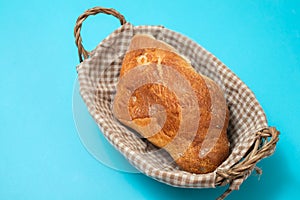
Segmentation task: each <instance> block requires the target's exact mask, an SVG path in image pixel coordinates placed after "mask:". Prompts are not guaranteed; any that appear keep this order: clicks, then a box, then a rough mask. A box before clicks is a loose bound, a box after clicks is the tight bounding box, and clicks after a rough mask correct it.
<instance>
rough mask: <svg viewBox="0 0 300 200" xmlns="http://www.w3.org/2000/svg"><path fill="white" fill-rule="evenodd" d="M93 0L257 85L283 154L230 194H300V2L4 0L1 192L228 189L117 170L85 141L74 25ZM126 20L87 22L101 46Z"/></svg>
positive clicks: (113, 195)
mask: <svg viewBox="0 0 300 200" xmlns="http://www.w3.org/2000/svg"><path fill="white" fill-rule="evenodd" d="M94 6H104V7H113V8H115V9H117V10H118V11H120V12H121V13H122V14H124V15H125V17H126V19H127V20H128V21H130V22H131V23H132V24H134V25H144V24H149V25H159V24H160V25H164V26H166V27H167V28H170V29H172V30H176V31H178V32H180V33H183V34H184V35H187V36H188V37H190V38H191V39H193V40H195V41H196V42H198V43H199V44H200V45H202V46H203V47H205V48H206V49H207V50H209V51H210V52H212V53H213V54H214V55H216V56H217V57H218V58H219V59H220V60H221V61H223V62H224V63H225V64H226V65H227V66H228V67H229V68H230V69H232V70H233V71H234V72H235V73H236V74H237V75H238V76H239V77H240V78H241V79H242V80H243V81H244V82H245V83H246V84H247V85H248V86H249V87H250V88H251V89H252V90H253V91H254V93H255V94H256V96H257V98H258V100H259V101H260V103H261V105H262V106H263V108H264V110H265V112H266V114H267V116H268V121H269V124H270V126H276V127H277V128H278V129H279V130H280V131H281V135H280V141H279V143H278V146H277V149H276V152H275V154H274V155H273V156H272V157H269V158H267V159H264V160H262V161H261V162H260V163H259V164H258V166H259V167H260V168H262V170H263V175H262V176H261V177H258V176H255V175H254V174H253V175H252V176H251V177H249V178H248V179H247V181H246V182H245V183H244V184H243V185H242V186H241V188H240V190H239V191H236V192H234V193H233V194H231V195H230V196H229V198H228V199H297V198H299V195H300V192H299V186H300V175H299V164H300V156H299V155H300V143H299V141H300V137H299V127H298V126H299V111H300V104H299V102H300V94H299V91H300V83H299V78H300V1H282V0H275V1H261V0H253V1H232V0H231V1H221V0H220V1H215V0H210V1H192V0H185V1H179V0H177V1H176V0H174V1H163V0H151V1H150V0H144V1H138V0H135V1H99V0H93V1H78V0H72V1H71V0H65V1H61V0H52V1H40V0H28V1H15V0H10V1H4V0H1V1H0V24H1V28H0V36H1V43H0V56H1V66H0V69H1V70H0V91H1V93H0V199H5V200H6V199H183V198H187V199H214V198H216V197H217V196H218V195H219V194H220V193H222V192H223V191H224V190H225V189H226V188H217V189H200V190H197V189H179V188H173V187H170V186H167V185H164V184H162V183H158V182H156V181H154V180H152V179H150V178H148V177H146V176H144V175H141V174H130V173H124V172H119V171H116V170H113V169H111V168H109V167H106V166H104V165H102V164H101V163H99V162H98V161H97V160H96V159H94V158H93V157H92V156H91V155H90V154H89V153H87V151H86V149H85V148H84V147H83V145H82V143H81V142H80V139H79V137H78V134H77V132H76V128H75V124H74V120H73V113H72V93H73V86H74V81H75V79H76V77H77V74H76V71H75V66H76V65H77V64H78V57H77V49H76V47H75V44H74V37H73V28H74V25H75V21H76V19H77V17H78V16H79V15H80V14H81V13H82V12H83V11H85V10H86V9H88V8H91V7H94ZM118 26H119V22H118V20H116V19H114V18H113V17H111V16H105V15H99V16H96V17H90V18H89V19H88V20H86V22H85V23H84V27H83V30H82V37H83V40H84V44H85V47H86V48H87V49H89V50H91V49H93V48H94V47H95V46H96V45H97V44H98V43H99V42H100V41H101V40H102V39H103V38H104V37H106V36H107V35H108V34H109V33H110V32H112V31H113V30H114V29H116V28H117V27H118Z"/></svg>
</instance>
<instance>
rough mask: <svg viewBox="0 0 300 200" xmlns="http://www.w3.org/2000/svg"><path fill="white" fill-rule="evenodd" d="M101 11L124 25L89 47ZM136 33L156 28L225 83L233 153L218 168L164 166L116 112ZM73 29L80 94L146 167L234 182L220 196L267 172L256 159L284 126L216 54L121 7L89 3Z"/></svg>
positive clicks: (172, 178)
mask: <svg viewBox="0 0 300 200" xmlns="http://www.w3.org/2000/svg"><path fill="white" fill-rule="evenodd" d="M98 13H104V14H108V15H113V16H115V17H116V18H118V19H119V20H120V23H121V27H120V28H119V29H117V30H115V31H114V32H113V33H112V34H110V35H109V36H108V37H107V38H106V39H104V40H103V41H102V42H101V43H100V44H99V45H98V46H97V47H96V48H95V50H93V51H92V52H88V51H86V50H85V49H84V47H83V45H82V39H81V36H80V30H81V26H82V23H83V21H84V20H85V19H86V18H87V17H88V16H90V15H96V14H98ZM136 33H147V34H151V35H153V36H154V37H156V38H158V39H160V40H164V41H165V42H167V43H169V44H171V45H172V46H173V47H175V48H177V49H178V51H179V52H180V53H181V54H183V55H184V56H186V57H187V58H189V59H190V60H191V63H192V65H193V67H194V68H195V70H196V71H197V72H199V73H202V74H204V75H206V76H208V77H210V78H211V79H213V80H214V81H215V82H216V83H218V85H219V86H220V87H221V88H222V89H223V91H224V93H225V97H226V100H227V104H228V107H229V110H230V122H229V127H228V135H229V140H230V143H231V147H230V148H231V151H230V152H231V153H230V155H229V157H228V159H227V160H225V161H224V162H223V164H221V165H220V166H219V167H218V168H217V169H216V170H215V171H214V172H212V173H209V174H202V175H197V174H191V173H188V172H184V171H180V170H179V169H178V168H176V167H174V166H163V167H162V164H161V163H163V162H164V161H165V159H166V158H165V155H157V154H153V153H151V150H150V151H149V152H148V149H146V148H147V144H146V143H145V141H144V140H141V139H140V138H137V137H136V136H135V135H134V134H132V132H131V131H130V130H128V129H126V128H125V127H124V126H122V125H121V124H119V123H118V122H117V121H116V120H115V119H114V118H113V115H112V112H111V103H112V101H113V98H114V94H115V91H116V83H117V81H118V77H119V70H120V68H121V64H122V58H123V56H124V54H125V52H126V50H127V48H128V45H129V42H130V39H131V38H132V36H133V35H134V34H136ZM74 35H75V39H76V45H77V47H78V53H79V59H80V64H79V65H78V66H77V72H78V80H79V84H80V94H81V96H82V98H83V100H84V102H85V103H86V105H87V107H88V110H89V112H90V114H91V115H92V117H93V118H94V120H95V121H96V123H97V124H98V126H99V128H100V129H101V130H102V132H103V134H104V136H105V137H106V138H107V139H108V141H109V142H110V143H111V144H112V145H113V146H114V147H115V148H116V149H118V150H119V151H120V152H121V153H122V154H123V155H124V156H125V157H126V158H127V159H128V161H129V162H130V163H131V164H132V165H133V166H135V167H136V168H137V169H138V170H140V171H141V172H142V173H144V174H145V175H147V176H150V177H151V178H153V179H156V180H158V181H160V182H163V183H166V184H169V185H172V186H176V187H184V188H214V187H216V186H224V185H227V184H230V186H229V188H228V189H227V190H226V191H225V192H224V193H223V194H222V195H221V196H220V197H219V199H224V198H225V197H226V196H227V195H228V194H229V193H230V192H231V191H232V190H237V189H239V186H240V185H241V184H242V183H243V181H244V180H245V179H246V178H247V177H248V176H249V175H250V174H251V173H252V171H253V170H256V172H257V173H259V174H261V173H262V171H261V170H260V169H259V168H257V167H256V164H257V163H258V162H259V161H260V160H261V159H263V158H265V157H268V156H270V155H271V154H273V153H274V150H275V147H276V143H277V141H278V136H279V132H278V131H277V130H276V129H275V128H273V127H268V125H267V121H266V117H265V114H264V112H263V110H262V108H261V106H260V105H259V103H258V101H257V100H256V98H255V96H254V94H253V93H252V92H251V90H250V89H249V88H248V87H247V86H246V85H245V84H244V83H243V82H242V81H241V80H240V79H239V78H238V77H237V76H236V75H235V74H234V73H233V72H232V71H230V69H228V68H227V67H226V66H225V65H224V64H223V63H222V62H221V61H219V60H218V59H217V58H216V57H215V56H214V55H212V54H211V53H209V52H208V51H207V50H205V49H204V48H203V47H201V46H199V45H198V44H197V43H195V42H193V41H191V40H190V39H189V38H187V37H185V36H183V35H181V34H179V33H177V32H174V31H171V30H169V29H166V28H164V27H162V26H133V25H131V24H130V23H128V22H126V20H125V18H124V16H123V15H121V14H120V13H118V12H117V11H116V10H114V9H107V8H102V7H95V8H92V9H89V10H87V11H85V12H84V13H83V14H82V15H81V16H79V18H78V19H77V22H76V26H75V29H74ZM83 58H84V59H83ZM153 148H155V147H153ZM141 152H142V153H141ZM159 162H160V163H159Z"/></svg>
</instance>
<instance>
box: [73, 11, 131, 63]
mask: <svg viewBox="0 0 300 200" xmlns="http://www.w3.org/2000/svg"><path fill="white" fill-rule="evenodd" d="M98 13H104V14H107V15H113V16H114V17H116V18H118V19H119V20H120V23H121V25H123V24H125V23H126V20H125V17H124V16H123V15H121V14H120V13H119V12H118V11H116V10H114V9H113V8H103V7H94V8H91V9H88V10H86V11H85V12H84V13H83V14H81V15H80V16H79V17H78V18H77V21H76V25H75V27H74V37H75V43H76V46H77V48H78V56H79V61H80V62H82V61H83V58H82V56H83V57H84V59H87V58H88V57H89V54H90V52H88V51H87V50H86V49H85V48H84V47H83V45H82V38H81V35H80V31H81V26H82V23H83V22H84V20H85V19H86V18H88V16H90V15H96V14H98Z"/></svg>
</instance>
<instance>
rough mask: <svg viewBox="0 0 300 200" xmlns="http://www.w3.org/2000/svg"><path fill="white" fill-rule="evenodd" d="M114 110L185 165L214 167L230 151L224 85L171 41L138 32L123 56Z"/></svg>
mask: <svg viewBox="0 0 300 200" xmlns="http://www.w3.org/2000/svg"><path fill="white" fill-rule="evenodd" d="M113 114H114V116H115V117H116V118H117V119H118V120H119V121H120V122H121V123H123V124H124V125H126V126H128V127H130V128H132V129H134V130H135V131H137V132H138V133H139V134H140V135H141V136H142V137H145V138H146V139H147V140H148V141H150V142H151V143H152V144H154V145H155V146H157V147H159V148H163V149H165V150H166V151H167V152H168V153H169V154H170V156H171V157H172V158H173V159H174V161H175V162H176V164H177V165H178V166H179V167H180V169H182V170H185V171H188V172H191V173H198V174H199V173H200V174H203V173H209V172H212V171H214V170H215V169H216V168H217V167H218V166H219V165H220V164H221V163H222V162H223V161H224V160H225V159H226V158H227V157H228V154H229V142H228V138H227V133H226V130H227V126H228V119H229V112H228V109H227V106H226V101H225V98H224V95H223V92H222V90H221V89H220V88H219V87H218V85H217V84H216V83H215V82H214V81H212V80H211V79H209V78H208V77H206V76H204V75H200V74H199V73H197V72H196V71H195V70H194V68H193V67H192V66H191V64H190V62H189V61H188V60H187V59H186V58H184V56H181V55H179V53H178V52H177V51H176V50H175V49H174V48H173V47H172V46H170V45H168V44H166V43H164V42H162V41H159V40H156V39H155V38H153V37H152V36H148V35H135V36H134V37H133V38H132V40H131V44H130V46H129V49H128V51H127V53H126V55H125V57H124V59H123V63H122V68H121V71H120V80H119V83H118V85H117V93H116V96H115V98H114V102H113Z"/></svg>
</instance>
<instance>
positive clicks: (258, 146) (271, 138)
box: [216, 127, 280, 200]
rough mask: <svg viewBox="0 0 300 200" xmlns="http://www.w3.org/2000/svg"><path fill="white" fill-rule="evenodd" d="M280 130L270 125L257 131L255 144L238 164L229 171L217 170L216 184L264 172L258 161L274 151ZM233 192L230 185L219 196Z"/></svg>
mask: <svg viewBox="0 0 300 200" xmlns="http://www.w3.org/2000/svg"><path fill="white" fill-rule="evenodd" d="M279 134H280V132H279V131H278V130H276V128H275V127H269V128H266V129H263V130H261V131H258V132H257V133H256V140H255V142H254V146H253V148H252V149H251V151H249V153H248V154H247V156H246V157H245V158H244V159H243V160H242V161H241V162H239V163H238V164H236V165H235V166H233V167H232V168H231V169H229V170H227V171H222V172H221V171H217V177H216V185H222V184H223V183H228V182H231V181H233V180H235V179H237V178H241V177H244V176H245V174H247V172H249V170H250V171H252V170H253V169H255V170H256V172H257V173H258V174H262V170H261V169H259V168H257V167H256V164H257V162H259V161H260V160H262V159H263V158H266V157H268V156H270V155H272V154H273V153H274V150H275V147H276V144H277V142H278V140H279ZM231 192H232V189H231V188H230V187H229V188H228V189H227V190H226V191H225V192H224V193H223V194H222V195H221V196H220V197H219V198H218V200H220V199H224V198H226V196H228V195H229V194H230V193H231Z"/></svg>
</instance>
